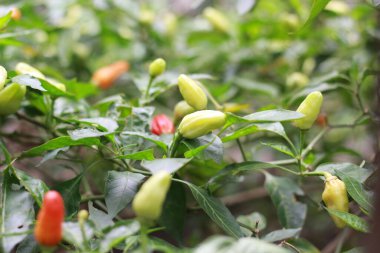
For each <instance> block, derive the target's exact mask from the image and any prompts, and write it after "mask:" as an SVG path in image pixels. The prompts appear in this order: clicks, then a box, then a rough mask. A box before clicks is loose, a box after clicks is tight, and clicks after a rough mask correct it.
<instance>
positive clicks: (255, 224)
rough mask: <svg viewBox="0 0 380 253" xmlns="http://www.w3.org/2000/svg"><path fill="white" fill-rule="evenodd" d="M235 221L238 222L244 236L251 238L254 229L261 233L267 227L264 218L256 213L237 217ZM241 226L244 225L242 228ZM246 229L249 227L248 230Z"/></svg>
mask: <svg viewBox="0 0 380 253" xmlns="http://www.w3.org/2000/svg"><path fill="white" fill-rule="evenodd" d="M236 220H237V221H238V222H239V224H240V227H241V229H242V231H243V232H244V234H245V235H246V236H252V231H255V230H256V229H257V230H259V231H262V230H264V229H265V228H266V226H267V220H266V218H265V216H264V215H262V214H261V213H258V212H253V213H251V214H248V215H239V216H238V217H237V219H236ZM241 224H244V225H245V226H244V227H243V226H242V225H241ZM246 227H249V229H247V228H246Z"/></svg>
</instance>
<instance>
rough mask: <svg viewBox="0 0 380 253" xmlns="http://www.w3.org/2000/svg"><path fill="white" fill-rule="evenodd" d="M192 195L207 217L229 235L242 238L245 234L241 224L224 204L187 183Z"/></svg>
mask: <svg viewBox="0 0 380 253" xmlns="http://www.w3.org/2000/svg"><path fill="white" fill-rule="evenodd" d="M186 184H187V186H189V188H190V190H191V193H192V194H193V196H194V198H195V200H196V201H197V203H198V204H199V205H200V207H201V208H202V209H203V210H204V211H205V212H206V213H207V215H208V216H209V217H210V218H211V219H212V220H213V221H214V222H215V223H216V224H217V225H218V226H219V227H220V228H222V229H223V230H224V231H225V232H226V233H227V234H229V235H231V236H233V237H235V238H240V237H243V236H244V234H243V232H242V231H241V229H240V226H239V224H238V223H237V222H236V220H235V218H234V217H233V216H232V214H231V212H230V211H229V210H228V209H227V207H225V206H224V205H223V203H222V202H221V201H220V200H219V199H217V198H214V197H213V196H211V195H209V194H208V193H207V192H206V191H205V190H203V189H202V188H199V187H197V186H195V185H193V184H190V183H187V182H186Z"/></svg>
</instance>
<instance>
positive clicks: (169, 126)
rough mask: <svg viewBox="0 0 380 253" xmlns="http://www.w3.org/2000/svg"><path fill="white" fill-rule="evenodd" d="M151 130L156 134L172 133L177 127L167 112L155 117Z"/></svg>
mask: <svg viewBox="0 0 380 253" xmlns="http://www.w3.org/2000/svg"><path fill="white" fill-rule="evenodd" d="M150 130H151V131H152V133H153V134H155V135H161V134H172V133H174V131H175V127H174V124H173V122H172V121H171V120H170V119H169V118H168V117H167V116H166V115H165V114H159V115H157V116H155V117H154V118H153V120H152V126H151V128H150Z"/></svg>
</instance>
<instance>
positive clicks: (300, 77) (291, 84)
mask: <svg viewBox="0 0 380 253" xmlns="http://www.w3.org/2000/svg"><path fill="white" fill-rule="evenodd" d="M308 83H309V78H308V77H307V75H305V74H304V73H301V72H293V73H291V74H290V75H289V76H288V77H287V78H286V86H287V87H288V88H290V89H295V88H303V87H305V86H306V85H307V84H308Z"/></svg>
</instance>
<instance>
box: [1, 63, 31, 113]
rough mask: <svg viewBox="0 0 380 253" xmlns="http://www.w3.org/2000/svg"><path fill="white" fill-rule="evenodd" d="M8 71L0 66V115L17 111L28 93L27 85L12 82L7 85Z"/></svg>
mask: <svg viewBox="0 0 380 253" xmlns="http://www.w3.org/2000/svg"><path fill="white" fill-rule="evenodd" d="M6 80H7V71H6V70H5V68H4V67H2V66H0V116H4V115H8V114H12V113H15V112H17V110H18V109H19V108H20V106H21V102H22V100H23V99H24V96H25V93H26V86H24V85H20V84H17V83H12V84H10V85H8V86H6V87H5V83H6Z"/></svg>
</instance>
